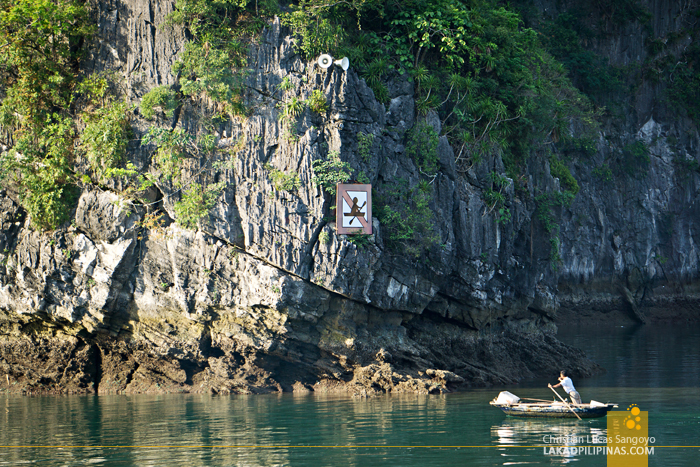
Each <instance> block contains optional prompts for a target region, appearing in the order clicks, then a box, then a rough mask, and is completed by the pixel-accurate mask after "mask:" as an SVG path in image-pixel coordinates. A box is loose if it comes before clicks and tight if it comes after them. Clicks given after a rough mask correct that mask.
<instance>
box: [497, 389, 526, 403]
mask: <svg viewBox="0 0 700 467" xmlns="http://www.w3.org/2000/svg"><path fill="white" fill-rule="evenodd" d="M519 400H520V398H519V397H518V396H516V395H515V394H513V393H510V392H508V391H501V393H500V394H499V395H498V397H497V398H496V404H517V403H518V401H519Z"/></svg>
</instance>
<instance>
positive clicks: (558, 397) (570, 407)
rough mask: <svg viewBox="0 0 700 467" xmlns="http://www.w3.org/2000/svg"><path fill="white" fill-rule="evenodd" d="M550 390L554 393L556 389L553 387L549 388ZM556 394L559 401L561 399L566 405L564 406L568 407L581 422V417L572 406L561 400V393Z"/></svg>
mask: <svg viewBox="0 0 700 467" xmlns="http://www.w3.org/2000/svg"><path fill="white" fill-rule="evenodd" d="M549 389H551V390H552V391H554V388H553V387H552V386H549ZM554 394H556V395H557V397H558V398H559V399H561V401H562V402H563V403H564V405H565V406H567V407H568V408H569V410H571V412H572V413H573V414H574V415H576V418H578V419H579V420H581V417H579V416H578V414H577V413H576V412H574V409H572V408H571V406H570V405H569V404H567V403H566V401H565V400H564V399H562V398H561V396H560V395H559V393H558V392H557V391H554Z"/></svg>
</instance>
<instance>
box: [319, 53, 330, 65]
mask: <svg viewBox="0 0 700 467" xmlns="http://www.w3.org/2000/svg"><path fill="white" fill-rule="evenodd" d="M332 64H333V57H331V56H330V55H328V54H321V56H320V57H318V66H320V67H321V68H328V67H329V66H331V65H332Z"/></svg>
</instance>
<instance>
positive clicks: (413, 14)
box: [283, 0, 596, 178]
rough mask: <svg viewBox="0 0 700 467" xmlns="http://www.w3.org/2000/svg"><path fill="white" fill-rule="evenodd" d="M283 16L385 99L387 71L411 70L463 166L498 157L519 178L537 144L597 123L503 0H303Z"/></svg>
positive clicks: (313, 50) (309, 48) (310, 53)
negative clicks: (346, 59) (355, 69)
mask: <svg viewBox="0 0 700 467" xmlns="http://www.w3.org/2000/svg"><path fill="white" fill-rule="evenodd" d="M283 21H284V23H285V24H288V25H289V26H291V27H292V29H293V30H294V32H295V33H296V34H297V35H298V37H299V41H298V47H299V50H300V52H301V53H303V54H304V55H305V56H306V57H307V58H308V59H313V58H315V57H316V56H317V55H318V54H319V53H323V52H332V53H333V54H335V55H339V56H342V55H347V56H348V57H349V58H350V60H351V62H352V63H353V65H354V66H357V67H358V68H359V69H360V71H361V73H363V74H364V76H365V77H366V78H367V81H368V83H369V84H370V86H371V87H372V88H373V89H374V91H375V95H377V97H378V98H379V99H380V100H383V98H384V97H386V85H385V83H384V82H383V79H382V78H384V77H386V76H388V75H389V74H391V73H396V72H398V73H408V74H409V75H410V76H411V77H412V79H413V81H414V83H415V89H416V91H415V92H416V99H417V107H418V110H419V112H427V111H428V110H431V109H433V110H436V111H437V112H438V113H439V115H440V117H441V120H442V123H443V128H444V130H443V134H444V135H447V136H448V138H449V140H450V142H451V144H452V145H453V147H454V149H455V153H456V154H458V161H459V164H460V168H464V167H467V166H469V165H471V164H472V163H474V162H479V161H481V160H483V159H485V158H488V157H493V156H494V155H500V156H501V157H502V158H503V160H504V162H505V163H506V167H507V171H508V173H509V175H511V176H513V178H514V176H515V175H516V174H518V173H519V172H521V169H522V167H521V166H522V165H523V164H524V163H525V162H526V160H527V159H528V158H529V157H530V155H531V152H532V150H533V148H536V147H539V146H541V145H543V144H547V143H549V142H558V141H565V140H570V139H575V138H579V137H582V136H590V135H591V134H592V131H593V130H595V128H596V113H595V112H594V109H593V107H592V105H591V104H590V102H589V101H588V99H587V98H586V97H585V96H584V95H583V94H581V93H580V92H579V91H578V90H577V89H576V88H575V87H574V86H573V85H572V84H571V82H570V81H569V80H568V78H567V77H566V72H565V70H564V68H563V67H562V66H561V64H559V63H558V62H556V60H555V59H554V58H553V57H552V56H551V55H550V54H549V53H547V52H546V50H545V48H544V46H543V45H542V43H541V41H540V39H539V37H538V35H537V33H536V32H535V31H534V30H532V29H528V28H524V27H522V23H521V20H520V17H519V15H518V14H517V13H515V12H514V11H511V10H509V9H507V8H506V7H504V6H502V5H501V4H500V3H499V2H496V1H491V0H473V1H468V0H458V1H451V0H450V1H448V0H430V1H414V0H400V1H396V2H390V3H385V2H378V1H373V0H356V1H353V2H349V3H346V2H343V3H337V2H329V1H327V0H302V1H300V2H299V3H298V5H296V6H295V8H294V9H293V11H292V12H291V13H288V14H285V15H283ZM572 127H576V128H579V129H580V130H579V131H578V134H572V132H571V130H570V128H572ZM425 162H426V161H423V162H422V163H421V164H424V163H425ZM423 168H424V169H425V168H427V167H423Z"/></svg>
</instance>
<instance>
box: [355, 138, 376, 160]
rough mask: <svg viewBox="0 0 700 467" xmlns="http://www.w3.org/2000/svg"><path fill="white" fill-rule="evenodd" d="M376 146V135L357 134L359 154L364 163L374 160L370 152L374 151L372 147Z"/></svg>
mask: <svg viewBox="0 0 700 467" xmlns="http://www.w3.org/2000/svg"><path fill="white" fill-rule="evenodd" d="M373 144H374V135H373V134H372V133H368V134H365V133H362V132H360V133H358V134H357V152H358V154H359V155H360V157H361V158H362V160H363V161H365V162H369V161H370V159H371V158H372V154H371V153H370V151H371V150H372V145H373Z"/></svg>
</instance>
